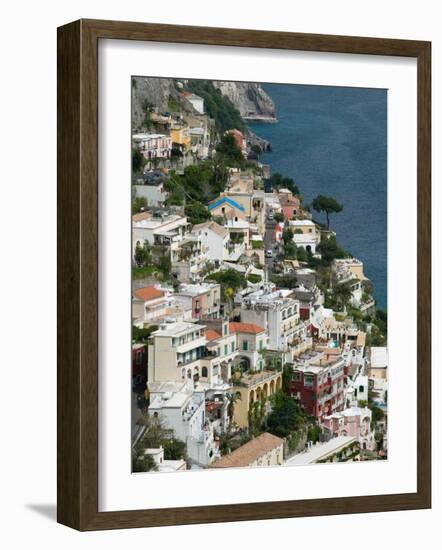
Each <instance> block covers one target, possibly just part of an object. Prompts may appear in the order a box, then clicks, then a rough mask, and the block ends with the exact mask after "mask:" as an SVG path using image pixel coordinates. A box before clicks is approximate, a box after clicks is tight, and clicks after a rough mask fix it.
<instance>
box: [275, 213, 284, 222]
mask: <svg viewBox="0 0 442 550" xmlns="http://www.w3.org/2000/svg"><path fill="white" fill-rule="evenodd" d="M273 219H274V220H275V222H276V223H281V222H283V221H284V214H283V213H282V212H275V214H274V216H273Z"/></svg>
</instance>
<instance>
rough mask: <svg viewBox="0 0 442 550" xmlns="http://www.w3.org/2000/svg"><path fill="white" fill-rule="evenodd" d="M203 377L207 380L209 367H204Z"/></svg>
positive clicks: (202, 370)
mask: <svg viewBox="0 0 442 550" xmlns="http://www.w3.org/2000/svg"><path fill="white" fill-rule="evenodd" d="M201 376H202V377H203V378H207V367H203V368H202V369H201Z"/></svg>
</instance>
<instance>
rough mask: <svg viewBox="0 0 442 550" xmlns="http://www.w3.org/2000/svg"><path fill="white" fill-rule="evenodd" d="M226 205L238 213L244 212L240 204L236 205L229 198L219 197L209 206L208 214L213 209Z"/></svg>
mask: <svg viewBox="0 0 442 550" xmlns="http://www.w3.org/2000/svg"><path fill="white" fill-rule="evenodd" d="M224 203H227V204H228V205H230V206H232V207H233V208H236V209H237V210H239V211H240V212H244V211H245V208H244V206H242V205H241V204H239V203H237V202H236V201H234V200H232V199H230V198H229V197H221V198H219V199H217V200H216V201H215V202H212V204H209V207H208V208H209V212H210V211H211V210H213V209H214V208H218V206H221V205H222V204H224Z"/></svg>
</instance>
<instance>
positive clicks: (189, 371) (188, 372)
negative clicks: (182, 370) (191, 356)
mask: <svg viewBox="0 0 442 550" xmlns="http://www.w3.org/2000/svg"><path fill="white" fill-rule="evenodd" d="M187 378H192V371H191V370H190V369H189V370H188V371H187Z"/></svg>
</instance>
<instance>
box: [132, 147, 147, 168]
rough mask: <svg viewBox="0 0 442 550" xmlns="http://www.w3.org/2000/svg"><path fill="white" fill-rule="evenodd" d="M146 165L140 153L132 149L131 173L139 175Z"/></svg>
mask: <svg viewBox="0 0 442 550" xmlns="http://www.w3.org/2000/svg"><path fill="white" fill-rule="evenodd" d="M145 163H146V159H145V158H144V157H143V155H142V154H141V153H140V151H139V150H138V149H137V148H136V147H134V148H133V149H132V171H133V173H134V174H139V173H140V172H141V171H142V170H143V167H144V165H145Z"/></svg>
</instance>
